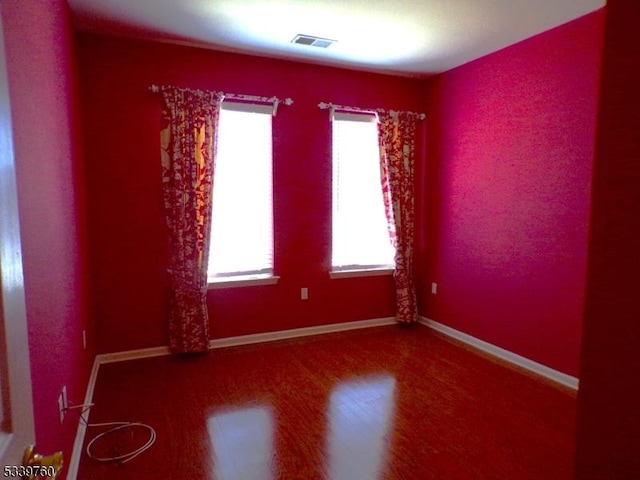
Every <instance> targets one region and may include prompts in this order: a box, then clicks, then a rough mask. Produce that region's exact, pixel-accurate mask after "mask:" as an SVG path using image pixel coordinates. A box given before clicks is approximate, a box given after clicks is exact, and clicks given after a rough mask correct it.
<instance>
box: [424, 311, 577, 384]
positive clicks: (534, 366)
mask: <svg viewBox="0 0 640 480" xmlns="http://www.w3.org/2000/svg"><path fill="white" fill-rule="evenodd" d="M419 322H420V323H422V324H423V325H426V326H427V327H429V328H431V329H433V330H435V331H437V332H440V333H442V334H444V335H446V336H448V337H451V338H453V339H455V340H458V341H460V342H462V343H465V344H467V345H469V346H471V347H474V348H476V349H478V350H482V351H483V352H485V353H488V354H489V355H492V356H494V357H497V358H499V359H501V360H504V361H506V362H509V363H511V364H513V365H516V366H518V367H520V368H524V369H525V370H527V371H529V372H531V373H534V374H536V375H539V376H541V377H545V378H547V379H549V380H551V381H553V382H555V383H558V384H560V385H563V386H565V387H568V388H570V389H572V390H575V391H577V390H578V388H579V383H580V380H579V379H578V378H576V377H573V376H571V375H567V374H566V373H562V372H560V371H558V370H554V369H553V368H550V367H547V366H546V365H543V364H541V363H538V362H535V361H533V360H530V359H528V358H526V357H523V356H521V355H518V354H516V353H513V352H510V351H509V350H505V349H504V348H500V347H498V346H496V345H493V344H491V343H488V342H485V341H484V340H480V339H479V338H476V337H472V336H471V335H468V334H466V333H464V332H461V331H459V330H456V329H454V328H451V327H448V326H447V325H444V324H442V323H439V322H436V321H435V320H431V319H429V318H426V317H422V316H420V317H419Z"/></svg>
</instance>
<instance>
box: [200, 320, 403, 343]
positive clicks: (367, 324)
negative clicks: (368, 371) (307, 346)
mask: <svg viewBox="0 0 640 480" xmlns="http://www.w3.org/2000/svg"><path fill="white" fill-rule="evenodd" d="M394 323H396V319H395V317H385V318H376V319H373V320H359V321H356V322H345V323H332V324H329V325H318V326H316V327H305V328H293V329H291V330H280V331H278V332H267V333H256V334H253V335H241V336H238V337H228V338H219V339H215V340H211V341H210V342H209V348H211V349H216V348H227V347H236V346H239V345H251V344H253V343H264V342H275V341H277V340H286V339H288V338H298V337H308V336H310V335H322V334H325V333H335V332H344V331H347V330H358V329H360V328H372V327H382V326H384V325H393V324H394Z"/></svg>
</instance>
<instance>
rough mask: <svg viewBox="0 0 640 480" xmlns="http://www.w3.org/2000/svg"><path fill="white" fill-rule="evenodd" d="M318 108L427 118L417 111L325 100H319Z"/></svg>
mask: <svg viewBox="0 0 640 480" xmlns="http://www.w3.org/2000/svg"><path fill="white" fill-rule="evenodd" d="M318 108H320V109H321V110H328V109H330V110H331V111H335V110H342V111H345V112H357V113H374V114H375V113H389V114H391V115H395V114H397V113H408V114H410V115H415V116H417V117H418V119H420V120H424V119H425V118H427V116H426V115H425V114H424V113H419V112H409V111H403V110H386V109H384V108H360V107H347V106H344V105H337V104H335V103H330V102H329V103H327V102H320V103H319V104H318Z"/></svg>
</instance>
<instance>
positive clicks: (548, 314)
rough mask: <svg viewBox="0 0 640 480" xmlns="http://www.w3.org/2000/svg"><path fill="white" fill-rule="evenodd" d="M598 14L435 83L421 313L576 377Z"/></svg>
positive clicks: (597, 60)
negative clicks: (434, 287) (432, 288)
mask: <svg viewBox="0 0 640 480" xmlns="http://www.w3.org/2000/svg"><path fill="white" fill-rule="evenodd" d="M603 18H604V13H603V11H598V12H596V13H593V14H590V15H587V16H585V17H583V18H580V19H578V20H575V21H573V22H571V23H569V24H566V25H563V26H561V27H558V28H556V29H554V30H550V31H548V32H545V33H543V34H541V35H538V36H536V37H533V38H531V39H528V40H526V41H524V42H521V43H519V44H516V45H513V46H511V47H508V48H506V49H504V50H501V51H499V52H496V53H494V54H491V55H489V56H486V57H483V58H481V59H479V60H476V61H474V62H471V63H469V64H466V65H464V66H461V67H459V68H456V69H454V70H451V71H449V72H446V73H444V74H442V75H440V76H437V77H435V78H434V79H432V80H431V81H430V82H429V84H428V89H427V97H428V100H429V108H428V118H429V120H428V134H427V145H428V147H427V148H428V151H427V159H428V160H427V162H428V163H427V172H426V187H425V191H426V200H427V205H426V207H425V212H424V217H423V218H424V223H423V225H422V230H421V231H422V237H423V238H424V239H425V241H424V243H423V244H422V246H421V252H420V254H421V258H422V259H423V260H422V261H423V262H424V265H423V270H422V272H423V274H424V278H423V279H422V287H421V291H420V304H421V311H423V312H425V313H426V315H427V316H428V317H430V318H432V319H433V320H436V321H439V322H442V323H444V324H446V325H449V326H451V327H453V328H455V329H458V330H461V331H463V332H465V333H468V334H470V335H473V336H475V337H477V338H480V339H482V340H485V341H487V342H490V343H492V344H495V345H498V346H500V347H502V348H505V349H507V350H510V351H512V352H515V353H517V354H520V355H522V356H524V357H527V358H529V359H532V360H534V361H537V362H540V363H542V364H544V365H547V366H550V367H552V368H554V369H557V370H560V371H562V372H565V373H568V374H571V375H577V373H578V364H579V349H580V336H581V325H582V316H583V301H584V284H585V268H586V267H585V263H586V247H587V229H588V215H589V192H590V181H591V170H592V163H593V149H594V130H595V124H596V121H595V119H596V103H597V93H598V92H597V88H598V82H599V67H600V55H601V43H602V38H601V37H602V33H601V31H602V24H603ZM432 281H435V282H438V293H437V295H435V296H434V295H431V294H430V289H429V282H432Z"/></svg>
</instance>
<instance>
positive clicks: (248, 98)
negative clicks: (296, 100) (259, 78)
mask: <svg viewBox="0 0 640 480" xmlns="http://www.w3.org/2000/svg"><path fill="white" fill-rule="evenodd" d="M163 87H165V85H151V86H150V87H149V91H150V92H152V93H159V92H160V90H162V88H163ZM221 93H222V96H223V99H228V100H241V101H245V102H257V103H272V104H273V114H274V115H275V114H276V112H277V111H278V105H279V104H281V103H283V104H285V105H293V100H292V99H291V98H288V97H287V98H285V99H280V98H278V97H275V96H274V97H260V96H258V95H243V94H238V93H224V92H221Z"/></svg>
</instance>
